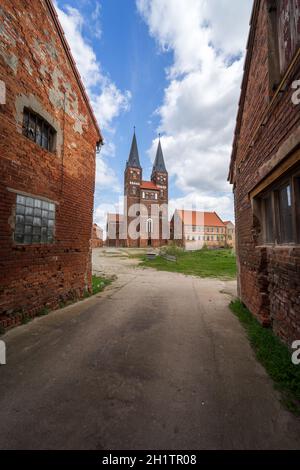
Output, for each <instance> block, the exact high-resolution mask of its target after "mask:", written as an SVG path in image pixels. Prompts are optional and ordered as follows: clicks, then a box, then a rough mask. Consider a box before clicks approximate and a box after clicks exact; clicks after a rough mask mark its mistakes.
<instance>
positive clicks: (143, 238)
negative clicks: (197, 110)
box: [107, 133, 170, 248]
mask: <svg viewBox="0 0 300 470" xmlns="http://www.w3.org/2000/svg"><path fill="white" fill-rule="evenodd" d="M169 232H170V231H169V222H168V172H167V170H166V166H165V162H164V157H163V152H162V148H161V143H160V140H159V142H158V146H157V152H156V157H155V160H154V164H153V168H152V173H151V181H145V180H143V169H142V167H141V164H140V158H139V151H138V145H137V140H136V135H135V133H134V135H133V139H132V144H131V148H130V153H129V158H128V160H127V162H126V167H125V172H124V216H123V215H122V214H108V224H107V233H108V240H107V244H108V246H126V247H129V248H145V247H147V246H149V247H150V246H151V247H160V246H163V245H166V244H167V243H168V240H169V236H170V233H169Z"/></svg>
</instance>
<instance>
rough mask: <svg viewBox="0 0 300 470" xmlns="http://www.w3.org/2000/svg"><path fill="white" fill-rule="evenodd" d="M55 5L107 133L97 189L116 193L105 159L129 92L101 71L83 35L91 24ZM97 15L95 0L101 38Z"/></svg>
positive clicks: (98, 164) (98, 34)
mask: <svg viewBox="0 0 300 470" xmlns="http://www.w3.org/2000/svg"><path fill="white" fill-rule="evenodd" d="M60 4H61V2H60ZM55 7H56V10H57V13H58V16H59V20H60V22H61V24H62V27H63V30H64V32H65V35H66V38H67V41H68V43H69V45H70V48H71V51H72V54H73V57H74V59H75V62H76V65H77V67H78V70H79V72H80V75H81V77H82V80H83V83H84V85H85V87H86V89H87V92H88V95H89V98H90V101H91V104H92V107H93V110H94V113H95V116H96V118H97V121H98V123H99V126H100V128H101V130H104V131H106V136H108V139H106V138H105V145H104V147H103V148H102V150H101V154H100V155H98V156H97V160H96V192H97V191H99V194H101V196H102V190H103V189H111V190H113V191H114V192H119V191H120V186H119V183H118V178H117V176H116V174H115V172H114V170H113V169H112V168H111V167H110V166H109V163H108V162H107V161H106V158H107V157H112V156H114V154H115V144H114V143H113V141H112V136H113V133H114V127H113V123H114V119H115V118H117V117H118V116H119V114H120V113H122V112H125V111H127V110H128V109H129V107H130V99H131V94H130V92H129V91H127V90H125V91H121V90H119V88H118V87H117V86H116V84H115V83H114V82H113V81H112V80H111V79H110V78H109V77H108V76H106V75H105V74H104V73H103V71H102V68H101V64H100V62H99V60H98V59H97V56H96V53H95V51H94V49H93V47H92V45H91V44H90V43H89V42H88V41H87V40H86V39H85V38H84V36H83V26H84V25H87V26H88V27H89V26H90V25H89V23H88V22H87V20H86V19H85V18H83V16H82V15H81V13H80V12H79V10H78V9H76V8H73V7H70V6H68V5H66V6H64V9H62V8H60V7H59V6H58V3H57V2H56V3H55ZM100 15H101V5H100V3H98V2H97V3H96V6H95V9H94V13H93V15H92V21H93V22H94V23H93V24H94V28H95V30H94V36H95V37H96V38H100V37H101V27H100Z"/></svg>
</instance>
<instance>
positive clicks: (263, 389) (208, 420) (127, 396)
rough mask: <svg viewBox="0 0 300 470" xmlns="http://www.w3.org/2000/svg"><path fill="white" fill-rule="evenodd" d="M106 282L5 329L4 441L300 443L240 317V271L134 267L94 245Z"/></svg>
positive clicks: (161, 445) (123, 254)
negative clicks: (203, 273) (234, 303)
mask: <svg viewBox="0 0 300 470" xmlns="http://www.w3.org/2000/svg"><path fill="white" fill-rule="evenodd" d="M93 263H94V271H95V272H98V273H100V272H103V273H106V274H116V275H117V276H118V278H117V280H116V281H115V282H114V283H113V284H112V285H111V286H110V287H108V288H107V289H106V290H105V291H104V292H103V293H101V294H98V295H97V296H94V297H93V298H90V299H87V300H85V301H82V302H79V303H77V304H76V305H73V306H69V307H67V308H65V309H62V310H59V311H56V312H52V313H51V314H50V315H48V316H46V317H42V318H38V319H36V320H34V321H33V322H31V323H29V324H27V325H24V326H21V327H19V328H16V329H14V330H11V331H9V332H8V333H7V334H6V335H4V337H2V339H3V340H4V341H5V342H6V344H7V352H8V355H7V365H5V366H1V367H0V423H1V424H0V448H3V449H7V448H10V449H22V448H23V449H75V448H77V449H279V448H280V449H289V448H300V422H299V420H298V419H296V418H295V417H294V416H293V415H291V414H290V413H289V412H288V411H286V410H284V409H283V408H282V406H281V404H280V402H279V399H278V395H277V392H275V391H274V389H273V386H272V382H271V380H270V379H269V378H268V376H267V375H266V373H265V371H264V369H263V368H262V367H261V366H260V365H259V364H258V362H257V361H256V359H255V357H254V354H253V352H252V350H251V348H250V346H249V343H248V341H247V339H246V338H245V333H244V331H243V329H242V327H241V325H240V324H239V322H238V320H237V319H236V318H235V317H234V316H233V315H232V313H231V312H230V311H229V309H228V303H229V301H230V299H231V298H232V296H234V295H235V291H236V283H235V282H234V281H227V282H224V281H219V280H213V279H199V278H195V277H192V276H184V275H181V274H175V273H167V272H158V271H154V270H152V269H141V268H138V267H137V263H138V262H137V260H135V259H130V258H128V250H103V249H97V250H94V253H93Z"/></svg>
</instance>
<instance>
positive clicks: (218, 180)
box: [136, 0, 252, 217]
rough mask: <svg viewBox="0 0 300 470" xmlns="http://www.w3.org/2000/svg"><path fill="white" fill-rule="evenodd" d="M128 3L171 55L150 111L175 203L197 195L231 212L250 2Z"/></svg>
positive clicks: (138, 0)
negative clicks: (230, 178)
mask: <svg viewBox="0 0 300 470" xmlns="http://www.w3.org/2000/svg"><path fill="white" fill-rule="evenodd" d="M136 3H137V8H138V11H139V12H140V14H141V15H142V16H143V18H144V20H145V22H146V23H147V25H148V28H149V31H150V34H151V35H152V36H153V37H154V38H155V39H156V41H157V43H158V44H159V46H160V48H161V49H162V50H168V51H171V52H172V53H173V63H172V66H171V67H170V68H169V69H168V70H167V71H166V77H167V80H168V86H167V87H166V89H165V94H164V99H163V103H162V104H161V106H160V107H159V108H158V110H157V113H158V114H159V116H160V129H159V130H160V131H161V132H162V133H163V137H162V145H163V151H164V155H165V159H166V164H167V168H168V170H169V173H170V175H171V176H174V177H175V183H176V185H177V187H178V188H179V189H180V190H182V191H183V193H184V194H185V196H184V197H183V198H182V199H177V200H176V201H175V202H176V203H178V204H179V203H180V204H181V203H182V202H183V201H186V202H188V201H192V200H199V202H201V201H202V202H201V203H203V204H204V205H206V206H207V208H208V209H207V210H218V211H221V210H223V211H224V214H225V215H226V214H227V215H226V217H229V216H230V213H231V217H232V209H233V207H232V197H231V195H230V192H231V189H230V187H229V185H228V184H227V182H226V180H227V172H228V165H229V158H230V152H231V144H232V139H233V131H234V125H235V118H236V111H237V102H238V97H239V93H240V83H241V78H242V71H243V61H244V49H245V45H246V37H247V34H248V23H249V19H250V10H251V4H252V0H243V1H242V2H241V1H240V0H185V1H184V2H183V1H182V0H136ZM237 18H238V21H237ZM156 144H157V142H153V145H152V148H151V149H150V152H149V153H150V155H151V157H152V158H153V155H154V151H155V148H156ZM213 204H215V206H213ZM230 207H231V209H230Z"/></svg>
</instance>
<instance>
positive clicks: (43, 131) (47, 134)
mask: <svg viewBox="0 0 300 470" xmlns="http://www.w3.org/2000/svg"><path fill="white" fill-rule="evenodd" d="M23 134H24V135H25V136H26V137H28V138H29V139H30V140H32V141H33V142H36V143H37V144H38V145H40V146H41V147H43V148H44V149H45V150H48V151H49V152H54V151H55V135H56V131H55V129H53V127H52V126H50V124H49V123H48V122H47V121H45V119H43V118H42V117H41V116H39V115H38V114H36V113H34V112H33V111H31V110H29V109H27V108H24V113H23Z"/></svg>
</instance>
